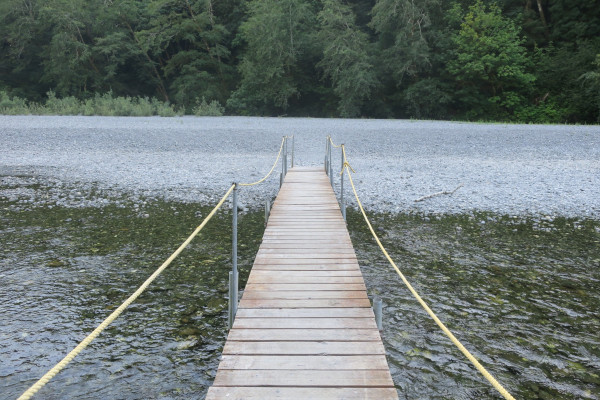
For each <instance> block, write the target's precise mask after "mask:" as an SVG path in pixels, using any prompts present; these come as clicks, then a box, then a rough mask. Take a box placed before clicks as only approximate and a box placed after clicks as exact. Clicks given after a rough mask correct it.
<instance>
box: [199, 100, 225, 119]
mask: <svg viewBox="0 0 600 400" xmlns="http://www.w3.org/2000/svg"><path fill="white" fill-rule="evenodd" d="M193 111H194V115H196V116H198V117H220V116H222V115H223V114H224V113H225V107H223V106H222V105H221V103H219V102H218V101H217V100H212V101H211V102H210V103H207V102H206V99H205V98H204V97H202V101H200V99H198V98H196V107H194V110H193Z"/></svg>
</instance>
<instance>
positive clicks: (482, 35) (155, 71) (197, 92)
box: [0, 0, 600, 122]
mask: <svg viewBox="0 0 600 400" xmlns="http://www.w3.org/2000/svg"><path fill="white" fill-rule="evenodd" d="M598 54H600V7H598V4H597V0H552V1H550V0H455V1H454V2H452V3H450V2H443V1H441V0H323V1H316V0H218V1H216V0H148V1H142V0H44V1H40V0H3V1H1V2H0V92H2V93H0V95H1V96H2V98H3V99H7V98H10V96H19V97H24V98H27V99H28V100H30V101H31V100H33V101H37V102H44V101H46V96H47V93H52V95H51V96H50V103H51V104H52V107H50V109H55V108H56V107H61V106H62V105H67V104H71V103H73V101H74V99H72V98H70V97H69V96H75V97H77V98H78V99H79V100H83V102H81V104H85V100H90V101H92V100H94V99H104V98H105V97H106V98H116V97H118V96H138V97H141V98H143V97H158V98H159V99H160V101H159V102H156V101H154V102H151V101H150V100H148V101H150V102H151V103H152V104H159V103H160V102H162V101H169V102H171V103H174V104H175V105H176V107H177V108H179V109H183V110H186V111H187V112H195V111H194V110H196V111H197V110H200V109H203V104H205V105H213V106H214V108H215V109H218V110H219V112H221V111H222V106H223V105H225V104H226V105H227V109H226V111H227V112H230V113H234V114H235V113H237V114H246V115H281V114H287V115H310V116H338V115H340V116H367V117H400V118H407V117H416V118H436V119H446V118H470V119H473V118H474V119H485V120H520V121H535V122H596V121H598V120H599V117H600V110H599V107H598V81H597V75H596V74H597V73H598V66H597V59H596V57H597V55H598ZM107 93H110V94H108V95H106V96H105V94H107ZM54 96H57V97H58V98H56V97H54ZM61 97H65V98H67V99H65V101H64V102H63V101H62V100H61V99H60V98H61ZM202 99H204V102H202ZM142 100H143V99H142ZM136 101H138V100H136ZM140 101H141V100H140ZM144 101H145V100H144ZM144 101H142V103H143V102H144ZM17 103H18V104H21V106H19V107H21V108H23V107H24V106H23V105H22V103H23V102H22V101H21V100H18V101H17ZM15 104H16V103H15ZM140 104H141V103H140ZM144 104H146V103H144ZM53 107H54V108H53ZM57 112H59V111H57ZM61 112H62V111H61ZM86 112H87V111H86ZM161 113H162V114H165V115H166V114H169V113H173V110H172V109H170V108H169V109H168V110H167V109H166V108H165V109H164V111H162V112H161Z"/></svg>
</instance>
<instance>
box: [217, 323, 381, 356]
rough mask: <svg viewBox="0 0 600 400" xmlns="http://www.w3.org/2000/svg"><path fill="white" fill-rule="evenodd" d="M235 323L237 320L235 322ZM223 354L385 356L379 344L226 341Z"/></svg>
mask: <svg viewBox="0 0 600 400" xmlns="http://www.w3.org/2000/svg"><path fill="white" fill-rule="evenodd" d="M236 322H237V320H236ZM223 354H265V355H267V354H279V355H282V356H285V355H299V354H304V355H310V354H312V355H324V354H331V355H351V354H355V355H358V354H380V355H385V349H384V348H383V344H382V343H381V342H234V341H228V342H227V343H225V347H224V348H223Z"/></svg>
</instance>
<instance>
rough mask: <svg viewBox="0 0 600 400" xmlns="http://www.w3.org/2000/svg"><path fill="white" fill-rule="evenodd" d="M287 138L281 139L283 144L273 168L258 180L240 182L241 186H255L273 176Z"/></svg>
mask: <svg viewBox="0 0 600 400" xmlns="http://www.w3.org/2000/svg"><path fill="white" fill-rule="evenodd" d="M291 137H293V136H291ZM287 139H288V136H284V137H283V138H282V139H281V146H279V153H277V158H276V159H275V162H274V163H273V166H272V167H271V170H269V172H268V173H267V175H265V176H264V177H263V178H262V179H261V180H258V181H256V182H252V183H238V185H240V186H254V185H258V184H259V183H262V182H264V181H265V179H267V178H268V177H269V176H271V174H272V173H273V171H274V170H275V167H276V166H277V161H279V157H281V151H282V150H283V145H284V143H285V141H286V140H287Z"/></svg>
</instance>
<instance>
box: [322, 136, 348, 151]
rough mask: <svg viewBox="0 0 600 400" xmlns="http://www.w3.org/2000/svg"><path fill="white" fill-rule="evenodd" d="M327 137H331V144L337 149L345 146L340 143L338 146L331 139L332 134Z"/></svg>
mask: <svg viewBox="0 0 600 400" xmlns="http://www.w3.org/2000/svg"><path fill="white" fill-rule="evenodd" d="M327 137H328V138H329V141H330V142H331V145H332V146H333V147H334V148H336V149H339V148H340V147H342V146H343V144H340V145H338V146H336V145H335V144H334V143H333V140H331V136H327ZM321 140H323V139H321Z"/></svg>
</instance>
